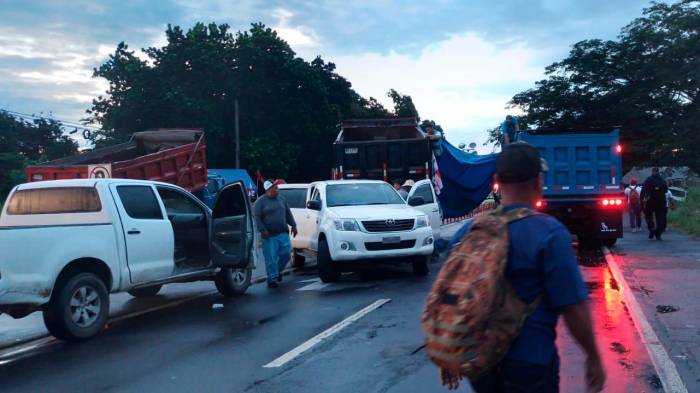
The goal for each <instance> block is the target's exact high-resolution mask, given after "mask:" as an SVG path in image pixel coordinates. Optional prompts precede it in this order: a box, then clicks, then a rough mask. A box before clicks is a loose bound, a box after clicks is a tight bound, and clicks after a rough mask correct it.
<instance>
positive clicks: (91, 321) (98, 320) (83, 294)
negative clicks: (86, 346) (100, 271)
mask: <svg viewBox="0 0 700 393" xmlns="http://www.w3.org/2000/svg"><path fill="white" fill-rule="evenodd" d="M62 281H63V282H59V283H57V284H56V287H55V288H54V293H53V295H52V296H51V300H50V301H49V303H48V304H47V305H46V308H45V309H44V324H45V325H46V328H47V329H48V330H49V332H50V333H51V334H52V335H54V336H55V337H56V338H58V339H61V340H64V341H72V342H76V341H84V340H87V339H89V338H92V337H94V336H96V335H97V333H99V332H100V330H102V328H103V327H104V325H105V324H106V323H107V317H109V293H108V292H107V288H106V287H105V284H104V282H102V280H101V279H100V278H99V277H98V276H97V275H95V274H94V273H79V274H76V275H75V276H73V277H71V278H68V279H67V280H65V281H64V280H62Z"/></svg>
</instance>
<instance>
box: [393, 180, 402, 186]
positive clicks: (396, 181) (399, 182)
mask: <svg viewBox="0 0 700 393" xmlns="http://www.w3.org/2000/svg"><path fill="white" fill-rule="evenodd" d="M391 184H399V185H401V184H403V179H394V180H392V181H391Z"/></svg>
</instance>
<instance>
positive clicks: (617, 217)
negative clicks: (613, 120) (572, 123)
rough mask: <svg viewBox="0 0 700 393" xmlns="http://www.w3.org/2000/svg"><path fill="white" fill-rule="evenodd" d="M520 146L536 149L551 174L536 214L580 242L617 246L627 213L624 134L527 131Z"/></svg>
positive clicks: (590, 131)
mask: <svg viewBox="0 0 700 393" xmlns="http://www.w3.org/2000/svg"><path fill="white" fill-rule="evenodd" d="M518 140H520V141H523V142H527V143H529V144H531V145H533V146H535V148H537V150H538V151H539V152H540V156H541V157H542V158H544V160H545V161H546V163H547V166H548V168H549V169H548V171H547V172H546V173H545V175H544V178H545V181H544V185H545V187H544V197H543V200H542V201H538V202H537V208H538V209H540V210H541V211H543V212H545V213H547V214H550V215H552V216H554V217H556V218H557V219H558V220H559V221H561V222H562V223H564V224H565V225H566V226H567V228H569V231H571V233H572V234H575V235H577V236H578V239H579V241H580V242H583V243H596V244H600V243H602V244H605V245H608V246H610V245H613V244H615V241H616V240H617V239H619V238H621V237H622V213H623V211H624V207H625V198H624V188H623V187H622V184H621V181H622V160H621V153H622V146H621V145H620V130H619V129H617V128H614V129H613V128H608V129H590V130H588V129H587V130H566V131H562V130H542V129H538V130H527V131H525V132H523V133H521V134H520V136H519V138H518Z"/></svg>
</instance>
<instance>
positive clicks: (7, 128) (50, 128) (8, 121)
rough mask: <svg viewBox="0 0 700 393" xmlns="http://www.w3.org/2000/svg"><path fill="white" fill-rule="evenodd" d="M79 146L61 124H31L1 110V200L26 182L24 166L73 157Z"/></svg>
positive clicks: (50, 121) (34, 122)
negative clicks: (66, 133) (14, 188)
mask: <svg viewBox="0 0 700 393" xmlns="http://www.w3.org/2000/svg"><path fill="white" fill-rule="evenodd" d="M77 151H78V145H77V143H75V141H73V140H72V139H70V137H68V136H67V135H65V134H64V133H63V130H62V129H61V124H60V123H58V122H56V121H54V120H48V119H43V118H38V119H36V120H34V121H32V122H28V121H24V120H21V119H18V118H16V117H14V116H12V115H10V114H8V113H7V112H3V111H0V199H1V202H0V203H2V202H4V200H5V196H6V195H7V193H8V192H9V191H10V190H11V189H12V187H14V186H15V185H17V184H19V183H22V182H23V181H24V180H25V177H24V167H25V166H26V165H28V164H35V163H38V162H44V161H49V160H53V159H56V158H59V157H64V156H67V155H71V154H75V153H77Z"/></svg>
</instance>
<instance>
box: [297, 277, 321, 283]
mask: <svg viewBox="0 0 700 393" xmlns="http://www.w3.org/2000/svg"><path fill="white" fill-rule="evenodd" d="M319 280H320V278H312V279H310V280H301V281H299V282H318V281H319Z"/></svg>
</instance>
